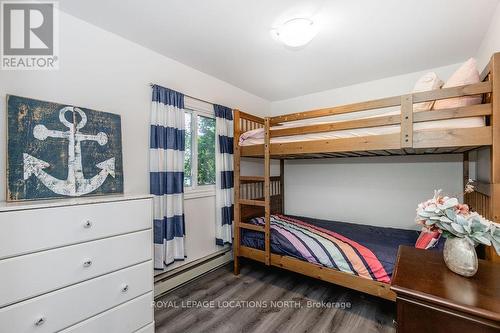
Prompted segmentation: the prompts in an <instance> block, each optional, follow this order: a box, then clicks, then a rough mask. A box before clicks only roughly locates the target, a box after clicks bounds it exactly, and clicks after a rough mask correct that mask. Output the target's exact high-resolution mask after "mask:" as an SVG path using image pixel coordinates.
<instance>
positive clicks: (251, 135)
mask: <svg viewBox="0 0 500 333" xmlns="http://www.w3.org/2000/svg"><path fill="white" fill-rule="evenodd" d="M436 112H439V111H436ZM398 114H400V110H399V109H396V110H394V108H390V109H381V110H377V111H375V112H374V111H373V110H371V111H364V112H357V113H356V114H344V115H336V116H330V117H323V118H322V119H323V120H322V121H311V119H309V120H303V121H296V122H290V123H286V124H284V125H279V126H273V127H271V130H273V129H274V130H275V129H283V128H293V127H300V126H310V125H320V124H332V123H336V122H342V121H346V120H357V119H369V118H374V117H379V116H390V115H398ZM326 119H328V120H326ZM483 126H485V120H484V117H483V116H479V117H468V118H456V119H446V120H434V121H426V122H419V123H414V124H413V129H414V131H426V130H444V129H454V128H472V127H483ZM399 132H401V127H400V125H388V126H378V127H367V128H356V129H349V130H339V131H330V132H323V133H310V134H302V135H293V136H282V137H275V138H271V143H289V142H301V141H314V140H327V139H347V138H353V137H362V136H371V135H384V134H395V133H399ZM239 144H240V146H252V145H260V144H264V128H258V129H254V130H251V131H247V132H244V133H243V134H241V135H240V140H239Z"/></svg>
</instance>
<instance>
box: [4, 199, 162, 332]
mask: <svg viewBox="0 0 500 333" xmlns="http://www.w3.org/2000/svg"><path fill="white" fill-rule="evenodd" d="M152 232H153V231H152V199H151V198H150V197H149V196H108V197H99V198H96V197H93V198H80V199H71V200H66V199H63V200H57V201H56V200H53V201H37V202H29V203H14V204H12V203H1V204H0V332H2V333H4V332H5V333H11V332H12V333H22V332H37V333H42V332H43V333H45V332H56V331H62V332H91V333H100V332H103V333H108V332H119V333H122V332H141V333H146V332H154V322H153V307H152V303H153V264H152V256H153V250H152V249H153V235H152Z"/></svg>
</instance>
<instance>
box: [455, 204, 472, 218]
mask: <svg viewBox="0 0 500 333" xmlns="http://www.w3.org/2000/svg"><path fill="white" fill-rule="evenodd" d="M455 209H456V210H457V214H462V215H468V214H469V205H466V204H458V205H456V206H455Z"/></svg>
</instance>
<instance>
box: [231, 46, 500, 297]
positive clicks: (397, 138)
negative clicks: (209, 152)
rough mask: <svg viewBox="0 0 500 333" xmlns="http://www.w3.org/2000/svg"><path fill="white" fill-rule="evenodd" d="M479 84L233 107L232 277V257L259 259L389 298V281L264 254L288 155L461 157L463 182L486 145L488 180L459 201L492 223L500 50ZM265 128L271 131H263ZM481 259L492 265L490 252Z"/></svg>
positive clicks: (496, 213) (499, 169) (499, 183)
mask: <svg viewBox="0 0 500 333" xmlns="http://www.w3.org/2000/svg"><path fill="white" fill-rule="evenodd" d="M481 79H482V82H480V83H477V84H472V85H466V86H461V87H454V88H447V89H441V90H433V91H427V92H421V93H412V94H406V95H402V96H395V97H389V98H383V99H377V100H372V101H367V102H361V103H355V104H349V105H343V106H336V107H331V108H325V109H318V110H312V111H306V112H298V113H292V114H288V115H283V116H277V117H266V118H260V117H257V116H254V115H251V114H248V113H244V112H241V111H239V110H234V195H235V207H234V230H235V232H234V247H233V249H234V272H235V274H239V269H240V260H239V259H240V257H244V258H249V259H253V260H256V261H260V262H262V263H264V264H266V265H271V266H277V267H281V268H284V269H287V270H290V271H294V272H297V273H301V274H303V275H307V276H310V277H314V278H318V279H320V280H324V281H328V282H331V283H335V284H338V285H341V286H344V287H347V288H351V289H355V290H358V291H361V292H365V293H367V294H371V295H374V296H378V297H381V298H385V299H389V300H393V301H394V300H395V299H396V295H395V293H394V292H393V291H391V290H390V288H389V287H390V286H389V284H385V283H382V282H378V281H372V280H368V279H366V278H362V277H358V276H355V275H352V274H348V273H343V272H340V271H338V270H335V269H330V268H327V267H323V266H320V265H316V264H312V263H308V262H305V261H301V260H298V259H295V258H292V257H289V256H282V255H278V254H274V253H272V252H271V246H270V215H271V214H272V213H273V214H274V213H281V214H283V213H284V212H285V209H284V202H285V201H284V160H285V159H294V158H300V159H303V158H324V157H329V158H331V157H338V158H340V157H351V156H388V155H414V154H442V153H463V154H464V180H467V179H468V178H469V167H468V165H469V160H468V152H469V151H471V150H474V149H478V148H482V147H489V148H490V149H491V166H490V169H491V175H490V176H491V177H490V182H489V183H488V184H486V183H480V184H478V186H477V191H476V192H473V193H471V194H468V195H466V196H465V201H466V202H467V203H469V204H470V205H471V207H472V208H473V209H474V210H476V211H478V212H479V213H480V214H482V215H484V216H485V217H487V218H489V219H492V220H495V221H500V53H496V54H494V55H493V56H492V58H491V60H490V62H489V64H488V65H487V67H486V68H485V69H484V71H483V72H482V73H481ZM478 94H481V95H483V96H484V97H483V103H482V104H479V105H473V106H467V107H461V108H454V109H445V110H431V111H419V112H414V111H413V104H414V103H421V102H426V101H434V100H439V99H446V98H453V97H460V96H468V95H478ZM394 106H400V108H401V114H400V115H399V114H398V115H396V116H394V115H391V116H377V117H373V118H368V119H366V118H365V119H357V120H348V121H342V122H334V123H324V124H319V125H318V124H316V125H306V126H301V127H294V128H281V129H280V128H279V125H280V124H283V123H286V122H290V121H296V120H302V119H312V118H319V117H325V116H331V115H338V114H345V113H351V112H359V111H365V110H373V109H379V108H387V107H394ZM476 116H484V117H485V118H486V126H484V127H476V128H458V129H444V130H443V129H435V130H425V131H414V129H413V125H414V124H415V123H417V122H424V121H432V120H445V119H454V118H466V117H476ZM383 125H400V126H401V131H400V133H396V134H384V135H371V136H365V137H354V138H346V139H323V140H314V141H297V142H290V143H270V140H271V138H273V137H280V136H293V135H299V134H306V133H321V132H328V131H335V130H345V129H355V128H365V127H377V126H383ZM271 126H277V127H278V128H274V129H271ZM257 128H264V131H265V138H264V144H260V145H252V146H240V145H239V139H240V135H241V134H242V133H244V132H246V131H249V130H253V129H257ZM242 157H259V158H264V176H263V177H256V176H241V175H240V162H241V158H242ZM271 159H279V160H280V176H278V177H271V169H270V167H271ZM257 216H265V226H264V227H262V226H257V225H253V224H249V223H247V222H248V220H249V219H250V218H252V217H257ZM241 229H249V230H254V231H260V232H263V233H264V236H265V247H264V250H258V249H254V248H250V247H246V246H242V245H241V241H240V232H241ZM486 252H487V254H486V256H487V258H488V259H490V260H493V261H498V262H500V260H499V257H498V256H497V255H496V254H495V253H494V251H493V249H488V250H487V251H486Z"/></svg>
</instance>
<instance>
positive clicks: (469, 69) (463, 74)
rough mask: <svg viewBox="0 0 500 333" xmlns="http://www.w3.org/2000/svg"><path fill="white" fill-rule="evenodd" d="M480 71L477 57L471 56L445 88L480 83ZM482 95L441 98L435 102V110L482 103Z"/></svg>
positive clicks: (447, 82)
mask: <svg viewBox="0 0 500 333" xmlns="http://www.w3.org/2000/svg"><path fill="white" fill-rule="evenodd" d="M479 81H480V79H479V71H478V70H477V65H476V59H474V58H470V59H469V60H467V61H466V62H465V63H464V64H463V65H462V66H460V68H459V69H457V71H456V72H455V73H453V75H452V76H451V77H450V78H449V79H448V81H446V83H445V84H444V86H443V88H451V87H458V86H464V85H466V84H473V83H479ZM481 102H482V97H481V95H475V96H463V97H455V98H448V99H441V100H438V101H436V103H434V110H439V109H450V108H459V107H462V106H468V105H474V104H481Z"/></svg>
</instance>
